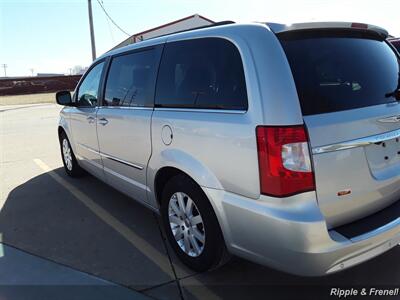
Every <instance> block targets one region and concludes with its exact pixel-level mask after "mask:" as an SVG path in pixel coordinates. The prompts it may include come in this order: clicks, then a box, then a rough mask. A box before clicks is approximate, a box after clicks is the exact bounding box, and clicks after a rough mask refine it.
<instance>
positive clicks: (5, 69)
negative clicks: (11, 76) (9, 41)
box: [1, 64, 8, 77]
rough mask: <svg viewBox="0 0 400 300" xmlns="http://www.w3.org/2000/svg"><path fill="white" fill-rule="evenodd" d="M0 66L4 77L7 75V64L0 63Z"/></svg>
mask: <svg viewBox="0 0 400 300" xmlns="http://www.w3.org/2000/svg"><path fill="white" fill-rule="evenodd" d="M1 67H2V68H3V69H4V77H7V67H8V66H7V64H1Z"/></svg>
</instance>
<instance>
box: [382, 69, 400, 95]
mask: <svg viewBox="0 0 400 300" xmlns="http://www.w3.org/2000/svg"><path fill="white" fill-rule="evenodd" d="M385 97H386V98H390V97H394V98H395V99H396V101H400V72H399V77H398V79H397V87H396V89H395V90H394V91H393V92H390V93H387V94H385Z"/></svg>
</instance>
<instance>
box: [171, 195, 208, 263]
mask: <svg viewBox="0 0 400 300" xmlns="http://www.w3.org/2000/svg"><path fill="white" fill-rule="evenodd" d="M168 215H169V225H170V226H171V230H172V234H173V236H174V238H175V241H176V243H177V244H178V246H179V247H180V248H181V250H182V251H184V252H185V253H186V254H187V255H189V256H191V257H197V256H199V255H200V254H201V253H202V252H203V250H204V246H205V237H206V236H205V229H204V224H203V219H202V217H201V215H200V211H199V210H198V208H197V206H196V204H195V203H194V202H193V200H192V199H190V197H189V196H188V195H186V194H185V193H182V192H177V193H175V194H173V195H172V197H171V198H170V200H169V205H168Z"/></svg>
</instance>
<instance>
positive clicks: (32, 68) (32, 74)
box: [29, 68, 35, 77]
mask: <svg viewBox="0 0 400 300" xmlns="http://www.w3.org/2000/svg"><path fill="white" fill-rule="evenodd" d="M29 71H31V73H32V77H33V71H35V70H34V69H33V68H31V69H29Z"/></svg>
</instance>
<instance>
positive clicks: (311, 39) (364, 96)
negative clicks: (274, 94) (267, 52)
mask: <svg viewBox="0 0 400 300" xmlns="http://www.w3.org/2000/svg"><path fill="white" fill-rule="evenodd" d="M278 37H279V39H280V41H281V44H282V46H283V49H284V51H285V52H286V56H287V58H288V60H289V64H290V67H291V69H292V73H293V76H294V80H295V83H296V88H297V93H298V95H299V99H300V104H301V108H302V111H303V115H313V114H321V113H329V112H335V111H341V110H348V109H354V108H360V107H366V106H372V105H378V104H384V103H389V102H394V101H396V99H395V96H394V92H395V91H396V90H397V89H399V88H400V77H399V76H400V74H399V59H398V57H397V56H396V54H395V52H394V51H393V50H392V49H391V47H390V46H389V45H387V44H386V42H384V41H381V40H378V39H375V38H372V37H364V36H363V37H360V36H357V35H350V34H348V33H347V34H346V35H343V34H328V33H326V34H321V33H295V34H289V35H282V36H278Z"/></svg>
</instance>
